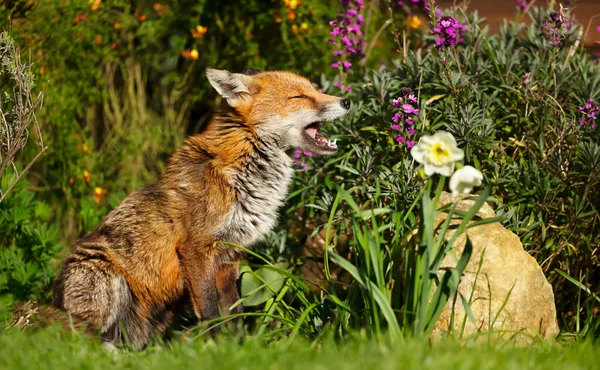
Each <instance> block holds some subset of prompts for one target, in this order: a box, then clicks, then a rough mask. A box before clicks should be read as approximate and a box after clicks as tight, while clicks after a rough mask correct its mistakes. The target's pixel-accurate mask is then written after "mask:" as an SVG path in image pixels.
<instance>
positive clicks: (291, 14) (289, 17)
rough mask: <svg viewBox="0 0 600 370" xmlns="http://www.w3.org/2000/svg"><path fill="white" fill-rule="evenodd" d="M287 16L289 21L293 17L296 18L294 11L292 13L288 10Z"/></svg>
mask: <svg viewBox="0 0 600 370" xmlns="http://www.w3.org/2000/svg"><path fill="white" fill-rule="evenodd" d="M287 17H288V19H289V20H290V21H293V20H294V19H296V13H294V12H289V13H288V15H287Z"/></svg>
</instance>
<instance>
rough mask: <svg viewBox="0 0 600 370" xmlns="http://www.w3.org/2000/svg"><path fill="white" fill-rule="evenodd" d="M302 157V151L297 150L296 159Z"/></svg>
mask: <svg viewBox="0 0 600 370" xmlns="http://www.w3.org/2000/svg"><path fill="white" fill-rule="evenodd" d="M301 155H302V151H301V150H298V149H296V152H294V158H296V159H299V158H300V156H301Z"/></svg>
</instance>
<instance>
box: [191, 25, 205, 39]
mask: <svg viewBox="0 0 600 370" xmlns="http://www.w3.org/2000/svg"><path fill="white" fill-rule="evenodd" d="M206 31H208V27H204V26H201V25H197V26H196V28H195V29H191V30H190V33H191V34H192V37H193V38H195V39H201V38H203V37H204V34H205V33H206Z"/></svg>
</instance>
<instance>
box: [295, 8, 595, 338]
mask: <svg viewBox="0 0 600 370" xmlns="http://www.w3.org/2000/svg"><path fill="white" fill-rule="evenodd" d="M529 14H530V16H531V21H532V23H533V26H532V27H529V28H526V27H525V25H524V24H522V23H508V22H505V23H504V24H503V25H502V27H501V30H500V34H498V35H492V34H490V33H489V32H488V31H487V30H486V28H485V27H484V25H483V20H482V19H480V18H479V17H478V16H477V13H471V14H470V15H469V17H468V18H464V16H463V13H462V12H460V11H459V10H458V9H454V10H449V11H447V12H446V13H445V15H444V16H445V17H450V16H452V17H453V18H452V20H450V18H439V19H442V20H443V19H448V20H450V21H451V22H455V21H454V20H456V22H457V23H459V24H461V25H464V28H463V30H462V32H461V33H460V34H459V35H458V36H457V40H456V42H455V43H454V44H455V45H454V44H451V43H447V44H444V43H442V42H436V40H434V37H433V36H429V35H424V36H423V40H422V41H421V42H422V43H423V44H425V45H426V46H425V47H423V48H419V49H417V50H408V51H405V52H404V53H403V54H404V56H403V57H402V58H401V60H399V61H398V62H396V63H395V65H394V66H393V67H390V68H383V69H380V70H378V71H374V72H372V73H369V74H368V75H367V76H366V77H365V81H364V82H362V83H357V84H355V85H354V89H352V100H353V102H354V104H353V107H352V110H351V112H350V114H349V115H348V116H347V117H346V118H345V119H344V120H343V122H339V123H337V124H335V125H333V126H332V125H330V126H329V127H330V129H329V130H330V132H331V133H332V134H333V135H329V136H331V137H333V138H337V139H338V146H340V145H339V144H340V142H341V143H342V145H341V146H340V147H342V148H343V149H342V150H340V151H339V153H338V154H336V155H335V156H333V157H328V158H316V159H312V158H306V161H307V162H308V170H302V169H300V168H299V172H300V174H299V176H298V177H297V178H296V182H295V188H294V191H293V192H292V194H291V196H290V200H289V201H290V204H292V206H291V207H290V209H289V210H288V215H289V218H288V219H287V220H288V221H287V222H288V224H293V223H294V222H295V220H296V219H298V218H300V219H307V220H308V221H307V222H308V223H311V224H316V225H318V226H317V227H316V228H315V229H314V231H313V233H312V235H313V236H314V235H316V234H317V233H318V232H319V231H320V230H321V229H322V228H324V227H326V226H327V227H329V225H330V224H331V225H332V226H331V232H330V233H327V237H326V238H325V239H324V242H325V246H324V247H325V248H329V247H331V248H335V247H334V246H335V245H336V244H337V241H338V240H339V238H340V237H341V236H342V235H344V234H348V233H349V232H350V230H349V229H348V227H349V226H351V225H352V219H353V217H354V216H352V215H353V212H356V211H357V210H359V211H360V212H361V214H364V213H365V212H367V213H368V212H369V210H373V212H375V216H374V218H375V219H376V220H377V222H376V224H374V225H373V226H372V228H374V229H373V232H374V233H375V235H376V237H377V238H379V239H378V240H379V242H378V244H377V245H380V246H381V251H380V252H379V253H382V255H383V256H384V257H383V258H384V260H383V261H386V262H385V263H383V264H381V265H380V266H378V267H373V266H372V260H371V259H370V257H369V255H368V254H363V253H362V252H360V251H361V250H363V249H364V246H363V244H362V242H361V240H360V239H359V238H358V235H360V234H357V230H356V229H355V228H353V229H352V230H353V232H352V233H351V234H350V235H354V238H351V239H350V240H351V246H352V247H351V248H352V250H353V251H354V252H353V253H352V254H351V256H350V257H349V258H350V261H352V262H353V264H354V265H355V266H356V268H357V269H358V273H359V274H360V276H361V277H363V279H364V278H365V277H368V276H373V277H375V276H378V274H379V275H380V276H383V277H384V280H385V282H384V283H378V284H380V285H378V286H380V287H386V288H385V289H384V291H389V290H390V289H392V288H391V287H392V286H393V285H394V284H395V283H398V281H397V280H395V279H394V278H393V275H392V274H391V273H390V271H391V269H393V265H392V264H391V261H394V260H397V257H393V256H398V255H399V253H400V252H398V251H396V252H392V251H394V250H396V248H401V247H399V246H400V245H403V243H404V242H405V240H406V235H407V234H408V233H409V232H411V231H412V230H413V229H414V228H415V227H416V226H417V219H416V217H415V214H421V212H422V209H421V208H420V207H419V206H418V204H417V205H415V200H417V199H418V197H419V186H418V184H419V177H418V175H417V174H418V170H417V168H415V166H414V164H413V161H412V160H411V158H410V157H409V156H408V153H409V150H410V148H409V146H411V145H412V144H411V143H409V141H411V140H413V141H418V139H419V137H420V136H421V135H423V134H424V133H431V132H435V131H438V130H445V131H447V132H450V133H451V134H452V135H453V136H454V137H455V138H456V139H457V141H458V143H459V146H461V147H462V148H464V151H465V163H468V164H471V165H473V166H474V167H476V168H477V169H479V170H481V172H482V173H483V174H484V176H485V180H484V182H485V183H488V184H490V185H491V194H492V196H493V200H494V202H495V203H497V207H496V210H497V213H498V215H499V216H501V217H502V219H503V221H502V222H503V224H504V225H505V226H506V227H507V228H509V229H510V230H512V231H514V232H516V233H517V234H518V235H519V236H520V238H521V240H522V242H523V243H524V246H525V249H526V250H527V251H528V252H529V253H531V254H532V255H533V256H535V257H536V259H537V260H538V262H539V263H540V264H541V266H542V268H543V270H544V272H545V273H546V276H547V277H548V278H549V280H550V282H551V283H552V284H553V286H554V290H555V294H556V298H557V309H558V311H559V312H560V317H559V320H560V321H562V324H563V328H564V329H566V330H573V331H575V330H576V327H575V323H576V322H575V320H572V319H573V317H572V316H570V314H569V312H578V313H577V315H576V316H577V320H580V317H579V315H583V317H588V318H591V319H593V317H594V315H595V312H597V307H598V302H596V301H594V300H593V298H590V299H592V300H591V301H590V303H591V305H588V306H587V309H584V306H585V305H578V303H577V302H574V301H573V300H572V299H571V298H570V297H572V296H574V295H576V294H577V291H576V289H577V287H576V286H574V285H572V284H571V283H570V282H568V281H567V280H565V279H563V278H562V277H561V276H560V275H558V274H556V272H555V269H561V270H565V271H567V272H568V274H570V275H571V276H575V277H580V276H582V277H587V279H586V282H587V284H588V286H589V287H592V291H594V288H593V287H596V289H597V287H598V286H600V275H598V271H600V270H598V258H597V253H598V245H600V239H599V238H600V237H599V236H598V234H597V232H595V229H596V225H597V223H598V221H599V219H598V217H599V216H598V204H597V202H595V201H594V199H597V198H598V196H599V195H600V194H598V190H599V189H600V186H599V179H598V173H599V167H598V164H599V163H600V150H599V148H600V146H599V145H598V142H599V140H598V139H599V135H600V134H599V131H598V130H597V129H595V128H593V127H592V121H594V120H595V118H594V116H593V114H591V113H590V112H591V111H595V109H594V105H593V104H592V105H591V106H590V105H588V106H586V103H588V102H589V101H590V99H592V100H593V101H596V102H597V101H599V99H600V85H599V82H600V70H599V67H598V65H597V63H596V62H594V61H592V59H591V58H590V57H589V56H588V54H587V53H586V52H585V50H584V49H582V48H580V47H578V45H579V44H580V41H581V40H580V39H579V37H581V36H580V35H579V34H578V29H579V27H580V25H578V24H576V23H573V24H572V25H570V28H566V27H563V28H562V29H561V30H560V32H561V38H560V40H561V41H560V43H558V44H557V43H556V42H555V41H556V39H548V38H547V37H546V36H547V35H546V33H545V32H546V31H545V28H544V27H545V26H544V22H545V20H546V19H550V17H551V10H550V9H546V8H538V7H534V8H531V9H530V10H529ZM565 16H566V15H565ZM434 23H435V24H434V25H433V26H437V27H440V22H439V21H438V22H434ZM433 26H432V27H433ZM456 28H457V27H456ZM437 32H438V34H439V33H443V32H444V30H440V31H437ZM437 37H439V36H437ZM407 89H411V90H412V92H413V93H414V95H415V97H416V99H417V100H418V103H415V104H416V105H414V106H413V107H411V108H410V109H408V108H407V109H404V108H401V109H400V110H399V109H398V108H397V107H398V103H396V104H394V100H396V101H398V100H397V99H399V98H404V97H406V95H407V94H408V93H409V92H408V90H407ZM580 107H581V108H580ZM416 109H418V110H419V112H418V113H417V114H416V115H415V114H414V112H415V110H416ZM407 112H409V113H411V117H407V116H406V113H407ZM398 113H400V116H397V114H398ZM592 113H593V112H592ZM413 116H414V117H413ZM407 119H408V120H409V121H411V122H412V123H409V124H406V123H405V122H406V120H407ZM581 120H586V122H585V123H582V122H581ZM395 121H396V122H395ZM397 121H400V122H402V121H404V123H403V124H402V125H399V124H398V122H397ZM392 125H396V126H392ZM398 130H402V131H398ZM413 131H414V132H413ZM407 135H410V136H411V138H410V140H408V139H407V138H408V136H407ZM344 144H345V147H344ZM338 188H342V189H346V190H345V191H347V192H348V193H349V194H351V195H352V199H353V201H354V202H355V203H356V207H358V208H357V209H354V210H353V209H352V207H350V206H349V205H348V204H339V205H338V204H337V203H336V202H335V199H336V197H335V195H336V193H337V192H338V190H337V189H338ZM382 209H388V210H391V211H390V212H381V213H378V212H377V211H378V210H382ZM323 214H328V215H330V216H329V224H328V223H327V222H326V221H325V222H324V220H323V218H322V215H323ZM375 225H377V227H375ZM377 234H379V235H378V236H377ZM305 235H306V234H305ZM296 237H297V239H296V240H297V242H298V243H302V242H303V239H302V236H301V235H296ZM383 246H387V247H386V248H385V249H383V248H384V247H383ZM401 249H402V248H401ZM377 250H380V249H377ZM326 257H327V252H326V253H325V258H326ZM371 258H372V257H371ZM396 263H397V262H396ZM377 269H380V270H379V271H378V270H377ZM372 274H375V275H372ZM410 283H411V282H410V281H409V282H408V284H410ZM360 284H361V282H360V281H357V280H355V281H354V282H353V283H352V286H351V287H350V290H349V292H350V293H348V294H349V295H348V297H347V298H346V299H345V300H343V301H341V302H342V303H343V306H342V304H340V307H346V308H348V309H349V310H353V311H354V312H362V310H363V309H364V310H367V311H368V307H365V306H364V305H365V304H367V303H366V302H368V301H369V299H368V298H369V297H370V298H371V299H373V298H374V295H373V293H372V292H369V291H368V290H367V293H366V295H367V297H365V298H364V299H356V297H355V296H352V293H351V292H352V290H353V287H354V286H355V285H360ZM357 289H358V287H357ZM382 289H383V288H382ZM359 290H360V291H362V292H365V288H364V287H363V288H362V289H359ZM332 294H333V293H332ZM405 298H406V297H405ZM588 298H589V297H588ZM594 302H595V303H594ZM406 303H407V302H406V300H405V299H401V300H400V301H398V302H393V303H392V306H391V307H392V308H393V309H394V310H397V312H398V311H403V310H405V308H406V306H405V305H406ZM594 307H595V308H594ZM596 320H597V319H596ZM372 324H373V322H370V323H369V324H368V326H369V327H370V325H372ZM362 325H367V324H366V323H362V324H359V325H358V326H359V327H363V326H362Z"/></svg>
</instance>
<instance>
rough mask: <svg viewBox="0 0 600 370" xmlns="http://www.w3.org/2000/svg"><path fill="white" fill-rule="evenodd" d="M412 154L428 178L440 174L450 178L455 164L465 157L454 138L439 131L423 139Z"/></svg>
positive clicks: (412, 150)
mask: <svg viewBox="0 0 600 370" xmlns="http://www.w3.org/2000/svg"><path fill="white" fill-rule="evenodd" d="M410 154H411V155H412V157H413V158H414V159H415V161H417V162H419V163H421V164H422V165H423V166H424V167H425V175H426V176H431V175H433V174H434V173H439V174H440V175H443V176H448V177H449V176H450V175H452V172H454V164H455V162H456V161H460V160H462V159H463V158H464V156H465V154H464V153H463V151H462V149H459V148H458V147H457V146H456V140H454V137H453V136H452V135H450V134H449V133H447V132H445V131H438V132H437V133H435V134H434V135H433V136H429V135H425V136H423V137H421V140H419V143H418V144H417V145H415V146H414V147H413V148H412V149H411V151H410Z"/></svg>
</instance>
